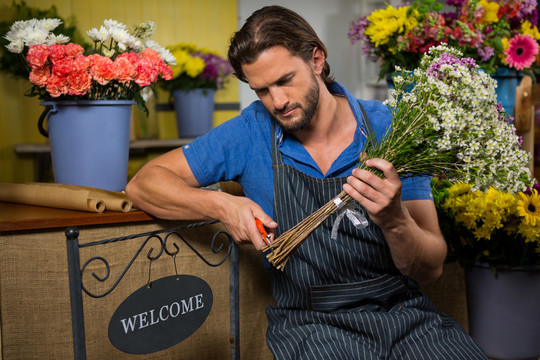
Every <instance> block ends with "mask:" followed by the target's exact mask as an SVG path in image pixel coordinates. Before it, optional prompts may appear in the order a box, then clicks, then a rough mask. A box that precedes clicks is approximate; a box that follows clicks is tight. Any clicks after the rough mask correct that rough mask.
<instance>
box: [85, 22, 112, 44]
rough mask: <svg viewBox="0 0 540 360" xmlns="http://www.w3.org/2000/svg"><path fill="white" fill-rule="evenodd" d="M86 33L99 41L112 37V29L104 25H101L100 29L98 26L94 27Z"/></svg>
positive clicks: (102, 41)
mask: <svg viewBox="0 0 540 360" xmlns="http://www.w3.org/2000/svg"><path fill="white" fill-rule="evenodd" d="M86 34H87V35H88V36H89V37H90V39H92V40H94V41H99V42H101V43H104V42H106V41H109V39H110V38H111V32H110V30H109V29H108V28H107V27H105V26H103V25H101V27H100V28H99V30H98V29H96V28H92V29H90V30H88V31H87V32H86Z"/></svg>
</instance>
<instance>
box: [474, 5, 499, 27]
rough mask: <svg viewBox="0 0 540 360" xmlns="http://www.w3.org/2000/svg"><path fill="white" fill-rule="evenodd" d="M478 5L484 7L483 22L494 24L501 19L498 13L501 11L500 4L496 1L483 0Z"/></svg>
mask: <svg viewBox="0 0 540 360" xmlns="http://www.w3.org/2000/svg"><path fill="white" fill-rule="evenodd" d="M478 5H480V6H482V7H483V8H484V16H483V17H482V23H484V24H493V23H496V22H497V21H499V17H498V16H497V13H498V12H499V8H500V5H499V4H497V3H496V2H492V1H487V0H481V1H480V2H479V3H478Z"/></svg>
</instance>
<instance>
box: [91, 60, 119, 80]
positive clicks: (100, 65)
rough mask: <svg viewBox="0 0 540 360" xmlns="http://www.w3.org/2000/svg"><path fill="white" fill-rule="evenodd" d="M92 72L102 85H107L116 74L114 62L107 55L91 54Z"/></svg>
mask: <svg viewBox="0 0 540 360" xmlns="http://www.w3.org/2000/svg"><path fill="white" fill-rule="evenodd" d="M89 60H90V74H91V75H92V78H93V79H94V80H95V81H97V82H98V83H100V84H101V85H107V84H108V83H109V81H111V80H113V79H114V77H115V75H116V66H115V64H114V62H113V61H112V60H111V59H109V58H108V57H105V56H100V55H97V54H94V55H90V56H89Z"/></svg>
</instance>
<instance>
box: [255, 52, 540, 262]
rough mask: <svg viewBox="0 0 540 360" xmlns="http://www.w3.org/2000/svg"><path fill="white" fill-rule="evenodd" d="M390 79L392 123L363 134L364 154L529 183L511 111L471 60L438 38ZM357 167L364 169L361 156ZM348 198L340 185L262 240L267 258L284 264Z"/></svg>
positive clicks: (447, 174) (414, 171) (478, 179)
mask: <svg viewBox="0 0 540 360" xmlns="http://www.w3.org/2000/svg"><path fill="white" fill-rule="evenodd" d="M397 70H398V71H400V70H401V69H397ZM394 83H395V90H392V91H391V93H390V99H389V100H387V101H386V104H387V106H388V107H389V109H390V110H391V111H392V114H393V122H392V125H391V127H390V128H389V129H388V131H387V133H386V135H385V137H384V139H383V140H382V141H380V142H378V143H375V142H372V141H371V140H372V139H368V141H367V143H366V144H367V145H366V147H365V149H364V152H363V153H364V154H365V155H366V156H367V158H382V159H385V160H387V161H389V162H391V163H392V164H393V165H394V167H395V168H396V170H397V172H398V174H399V175H400V176H401V177H402V178H404V177H410V176H423V175H438V176H440V177H444V178H447V179H449V180H451V181H463V182H466V183H470V184H471V185H472V186H473V188H474V189H479V190H485V189H488V188H490V187H491V186H494V187H496V188H498V189H500V190H502V191H509V192H519V191H522V190H525V188H526V187H527V186H530V185H531V184H532V183H533V181H532V179H531V175H530V170H529V168H528V163H529V161H530V154H528V153H527V152H525V151H524V150H522V149H521V148H520V145H521V139H520V138H519V137H518V136H517V135H516V133H515V127H514V125H513V123H512V120H513V119H512V117H510V116H508V115H507V114H506V113H505V111H504V109H503V108H502V106H501V105H500V104H498V103H497V96H496V93H495V87H496V82H495V81H494V80H493V79H492V78H491V77H490V76H489V75H488V74H486V73H485V72H483V71H480V70H479V69H478V66H477V65H476V63H475V61H474V60H473V59H470V58H462V53H461V52H460V51H459V50H457V49H454V48H450V47H448V46H447V45H446V44H442V45H439V46H437V47H433V48H431V49H430V50H429V51H428V52H427V53H426V54H425V55H424V56H423V58H422V60H421V62H420V66H419V67H418V68H416V69H415V70H414V71H413V72H404V75H403V76H396V77H394ZM358 166H359V167H361V168H364V164H363V163H362V162H359V164H358ZM367 170H370V171H372V172H374V173H376V174H377V175H379V176H381V177H382V176H383V174H382V173H381V172H380V171H378V170H377V169H371V168H367ZM338 199H339V200H338ZM351 200H352V199H351V198H350V197H349V196H348V195H347V194H346V193H345V192H344V191H342V192H341V193H340V194H339V195H338V196H337V197H336V198H334V199H332V200H331V201H329V202H328V203H327V204H326V205H324V206H323V207H321V208H320V209H319V210H317V211H316V212H315V213H313V214H312V215H310V216H309V217H307V218H306V219H304V220H303V221H302V222H300V223H299V224H297V225H296V226H295V227H293V228H291V229H290V230H288V231H287V232H285V233H283V234H282V235H281V236H280V237H279V238H277V239H276V240H274V241H273V242H272V243H271V244H270V245H267V246H266V248H265V250H272V251H270V252H269V253H268V255H267V258H268V259H269V261H270V262H271V263H272V264H273V265H274V266H276V267H277V268H278V269H283V267H284V266H285V264H286V261H287V259H288V256H289V254H290V253H291V252H292V251H294V250H295V249H296V248H297V247H298V246H300V244H301V243H302V242H303V241H304V240H305V239H306V238H307V237H308V236H309V234H311V232H312V231H313V230H314V229H315V228H317V227H318V226H319V225H320V224H321V223H322V222H323V221H325V220H326V219H327V218H328V217H329V216H330V215H331V214H333V213H335V212H336V211H337V210H339V208H340V207H341V206H343V204H348V203H349V202H350V201H351Z"/></svg>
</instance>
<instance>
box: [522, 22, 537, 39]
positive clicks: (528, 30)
mask: <svg viewBox="0 0 540 360" xmlns="http://www.w3.org/2000/svg"><path fill="white" fill-rule="evenodd" d="M521 33H522V34H529V35H531V36H532V37H533V38H535V40H540V32H539V31H538V27H536V26H532V24H531V23H530V22H529V21H527V20H525V21H524V22H523V23H521Z"/></svg>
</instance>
